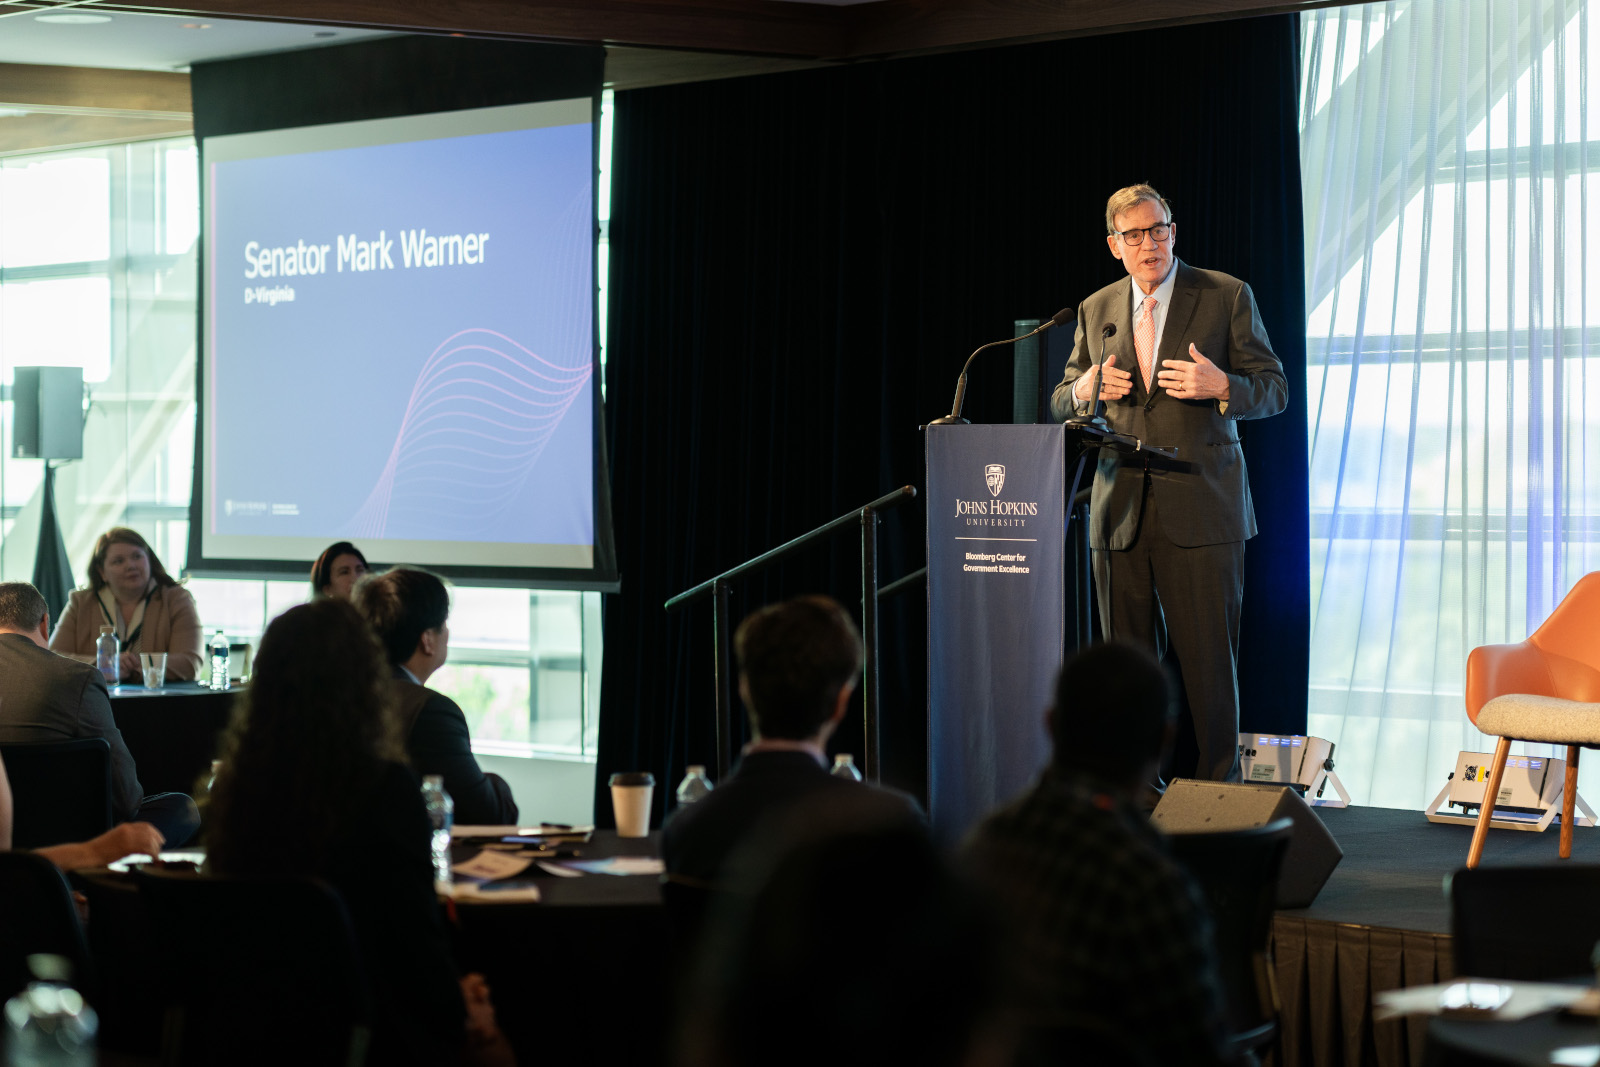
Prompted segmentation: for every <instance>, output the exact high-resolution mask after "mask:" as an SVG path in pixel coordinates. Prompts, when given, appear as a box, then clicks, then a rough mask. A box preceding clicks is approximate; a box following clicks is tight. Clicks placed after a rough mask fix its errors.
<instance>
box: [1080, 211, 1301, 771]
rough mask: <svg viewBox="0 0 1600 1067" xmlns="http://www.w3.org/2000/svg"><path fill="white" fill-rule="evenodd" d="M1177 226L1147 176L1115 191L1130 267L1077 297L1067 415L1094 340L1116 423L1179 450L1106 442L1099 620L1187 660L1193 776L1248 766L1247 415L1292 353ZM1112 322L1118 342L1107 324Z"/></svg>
mask: <svg viewBox="0 0 1600 1067" xmlns="http://www.w3.org/2000/svg"><path fill="white" fill-rule="evenodd" d="M1177 239H1178V227H1177V224H1176V223H1174V222H1173V221H1172V212H1171V209H1170V207H1169V205H1168V204H1167V202H1166V200H1165V199H1164V198H1163V197H1162V196H1161V194H1160V193H1158V192H1156V190H1155V189H1153V188H1151V187H1150V186H1149V185H1131V186H1128V187H1127V188H1125V189H1119V190H1117V191H1116V192H1115V193H1113V194H1112V195H1111V198H1110V199H1109V200H1107V201H1106V244H1107V245H1108V246H1109V247H1110V249H1111V254H1112V255H1113V256H1115V257H1116V258H1117V259H1119V260H1121V261H1122V265H1123V266H1124V267H1126V268H1127V271H1128V274H1129V275H1130V280H1129V281H1127V282H1121V281H1119V282H1114V283H1112V284H1111V285H1108V286H1106V287H1105V288H1104V289H1101V290H1100V291H1099V292H1097V293H1095V294H1094V295H1093V296H1091V297H1089V298H1088V299H1087V300H1085V301H1084V302H1083V304H1082V305H1081V306H1080V307H1079V308H1078V328H1077V335H1076V338H1075V339H1074V344H1073V349H1072V358H1071V360H1069V361H1068V363H1067V373H1066V375H1065V377H1063V378H1062V380H1061V384H1060V385H1058V386H1056V388H1055V393H1054V394H1053V396H1052V398H1051V412H1052V414H1053V415H1054V416H1055V417H1056V418H1057V419H1065V418H1067V417H1069V416H1071V415H1074V414H1081V413H1086V412H1088V411H1089V410H1090V409H1091V402H1092V400H1093V399H1094V388H1095V381H1096V377H1097V373H1096V368H1095V360H1094V359H1093V355H1092V352H1091V349H1093V350H1094V351H1095V352H1098V351H1099V349H1100V347H1101V345H1102V344H1104V345H1105V356H1104V365H1103V366H1102V367H1100V368H1099V371H1098V380H1099V395H1100V397H1101V398H1102V399H1104V400H1105V402H1106V410H1105V415H1106V420H1107V422H1108V423H1109V424H1110V427H1111V429H1112V430H1115V431H1117V432H1119V433H1125V434H1130V435H1132V436H1134V437H1136V438H1138V439H1139V440H1141V441H1143V442H1144V443H1145V444H1148V445H1156V446H1164V447H1167V448H1175V449H1176V450H1177V455H1176V457H1175V458H1174V459H1166V458H1163V457H1160V456H1152V455H1150V454H1149V453H1147V452H1122V451H1116V450H1113V449H1112V448H1109V447H1107V448H1102V449H1101V450H1100V459H1099V464H1098V466H1097V467H1096V469H1095V477H1094V489H1093V491H1092V492H1091V494H1090V504H1089V544H1090V547H1091V549H1092V550H1093V555H1094V581H1095V589H1096V592H1097V593H1098V599H1099V602H1100V626H1101V630H1102V631H1103V632H1104V634H1105V636H1106V638H1107V639H1108V640H1113V639H1114V640H1123V641H1130V642H1134V643H1136V644H1141V645H1145V646H1147V647H1149V648H1153V649H1154V650H1155V652H1156V654H1157V655H1158V656H1160V655H1164V654H1165V652H1166V650H1167V647H1168V645H1169V644H1170V647H1171V649H1172V651H1173V652H1174V654H1175V655H1176V658H1177V660H1178V665H1179V667H1180V669H1181V672H1182V675H1183V686H1184V692H1185V695H1186V696H1187V697H1188V703H1189V710H1190V712H1191V714H1192V716H1193V718H1194V731H1195V741H1196V743H1197V745H1198V748H1199V753H1200V755H1199V762H1198V764H1197V768H1196V772H1195V773H1196V775H1197V776H1198V777H1201V778H1208V779H1212V780H1215V781H1236V780H1237V779H1238V777H1239V756H1238V742H1239V736H1238V735H1239V682H1238V669H1237V668H1238V652H1239V608H1240V605H1241V604H1242V603H1243V599H1244V543H1245V541H1246V540H1248V539H1249V538H1251V537H1254V536H1255V534H1256V520H1255V511H1254V509H1253V508H1252V506H1251V503H1250V481H1249V478H1248V476H1247V474H1246V472H1245V465H1244V453H1243V451H1242V450H1241V449H1240V446H1239V433H1238V427H1237V426H1236V425H1235V423H1236V422H1238V420H1240V419H1261V418H1266V417H1267V416H1268V415H1276V414H1277V413H1278V412H1280V411H1282V410H1283V408H1284V404H1285V402H1286V401H1287V398H1288V383H1287V382H1286V381H1285V380H1284V376H1283V364H1282V363H1280V362H1279V361H1278V357H1277V356H1275V355H1273V352H1272V345H1271V343H1270V342H1269V341H1268V340H1267V332H1266V328H1265V327H1264V326H1262V324H1261V316H1260V314H1259V313H1258V312H1257V310H1256V303H1255V298H1254V297H1253V296H1252V295H1251V293H1250V287H1249V286H1248V285H1246V284H1245V283H1244V282H1242V281H1240V280H1239V279H1238V278H1233V277H1230V276H1229V275H1226V274H1223V273H1221V272H1219V271H1211V270H1200V269H1197V268H1195V267H1191V266H1189V265H1188V264H1186V263H1184V262H1182V261H1181V260H1178V259H1176V258H1175V257H1174V256H1173V250H1174V248H1175V247H1176V245H1177ZM1109 326H1115V327H1116V329H1115V332H1114V333H1112V335H1111V339H1110V340H1104V341H1103V340H1102V338H1103V337H1104V334H1105V330H1106V328H1107V327H1109Z"/></svg>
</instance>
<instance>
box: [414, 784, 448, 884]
mask: <svg viewBox="0 0 1600 1067" xmlns="http://www.w3.org/2000/svg"><path fill="white" fill-rule="evenodd" d="M422 801H423V804H424V805H425V806H426V807H427V809H428V821H429V822H430V823H432V824H433V880H434V882H435V883H438V884H442V885H449V884H450V881H451V878H450V826H451V824H452V823H454V822H455V811H456V805H455V801H453V800H451V799H450V794H449V793H446V792H445V791H444V775H442V774H430V775H427V776H426V777H424V778H423V779H422Z"/></svg>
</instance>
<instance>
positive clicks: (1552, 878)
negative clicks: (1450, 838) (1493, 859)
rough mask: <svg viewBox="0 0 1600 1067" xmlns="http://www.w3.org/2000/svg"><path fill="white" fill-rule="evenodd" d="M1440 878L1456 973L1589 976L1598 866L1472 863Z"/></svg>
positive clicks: (1599, 894)
mask: <svg viewBox="0 0 1600 1067" xmlns="http://www.w3.org/2000/svg"><path fill="white" fill-rule="evenodd" d="M1446 885H1447V889H1448V892H1449V895H1450V930H1451V936H1452V940H1453V947H1454V950H1455V969H1456V973H1457V974H1459V975H1462V976H1463V977H1468V978H1501V979H1508V980H1511V981H1525V982H1548V981H1566V980H1573V979H1576V980H1579V981H1591V980H1593V978H1594V965H1593V963H1591V962H1590V953H1591V952H1592V951H1593V950H1594V947H1595V942H1596V941H1600V909H1596V908H1595V901H1596V900H1600V866H1595V865H1593V864H1574V863H1571V862H1566V863H1562V864H1560V865H1557V866H1549V867H1477V868H1474V869H1472V870H1459V871H1456V872H1455V873H1454V874H1452V875H1451V876H1450V877H1449V879H1448V881H1447V883H1446Z"/></svg>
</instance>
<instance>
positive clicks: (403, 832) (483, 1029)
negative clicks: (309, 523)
mask: <svg viewBox="0 0 1600 1067" xmlns="http://www.w3.org/2000/svg"><path fill="white" fill-rule="evenodd" d="M387 675H388V672H387V671H386V670H385V669H384V665H383V660H382V656H381V654H380V651H379V649H378V645H377V643H376V642H375V641H374V640H373V637H372V633H371V631H370V630H369V629H368V628H367V627H366V625H365V624H364V623H363V621H362V619H361V616H360V615H358V614H357V613H356V611H355V609H354V608H352V607H351V606H350V605H349V604H348V603H346V602H344V601H339V600H332V599H321V600H315V601H312V602H311V603H309V604H303V605H300V606H299V607H294V608H290V609H289V610H288V611H286V612H284V613H283V614H282V615H280V616H278V618H277V619H275V620H273V622H272V624H271V625H270V626H268V627H267V632H266V633H265V634H263V635H262V638H261V648H260V651H259V652H258V654H257V656H256V660H255V666H254V674H253V677H252V679H251V682H250V688H249V690H248V691H247V692H245V693H243V694H241V695H240V697H239V698H238V706H239V708H240V710H239V711H238V712H236V714H235V716H234V720H233V722H232V724H231V725H230V726H229V728H228V731H227V733H226V734H225V735H224V737H223V741H222V749H221V767H220V769H219V771H218V773H217V779H216V782H215V783H214V784H213V786H212V790H211V795H210V810H209V813H208V815H207V819H206V832H205V837H204V841H205V845H206V856H207V859H206V863H207V867H208V870H209V871H210V872H212V873H215V874H222V875H235V876H247V877H248V876H256V875H308V876H312V877H317V878H321V879H323V880H325V881H326V882H328V883H329V884H330V885H332V886H333V887H334V888H335V889H336V890H338V891H339V893H340V894H341V895H342V896H343V897H344V901H345V905H346V907H347V908H348V909H349V913H350V919H351V923H352V925H353V926H354V928H355V933H356V941H357V944H358V946H359V947H360V950H361V953H362V956H363V960H364V964H365V969H366V974H367V976H368V978H369V980H370V981H371V982H372V986H373V999H374V1003H375V1015H374V1026H373V1046H372V1049H371V1051H370V1054H369V1056H368V1062H369V1063H384V1064H392V1063H425V1064H435V1063H447V1062H454V1060H455V1058H456V1057H457V1056H459V1055H460V1054H461V1053H462V1052H463V1051H469V1052H470V1051H474V1050H478V1051H481V1050H483V1049H485V1048H487V1047H491V1046H495V1047H500V1048H502V1050H503V1049H504V1038H503V1037H501V1036H500V1034H499V1031H498V1029H496V1028H495V1025H494V1020H493V1011H492V1009H491V1008H489V1006H488V990H487V987H486V986H485V985H484V983H483V980H482V977H481V976H479V975H468V976H466V977H464V978H458V977H457V974H456V970H455V965H454V963H453V961H452V960H451V956H450V949H449V945H448V943H447V939H446V935H445V928H444V923H443V919H442V917H441V914H440V908H439V902H438V899H437V897H436V896H435V894H434V888H433V862H432V855H433V853H432V845H431V834H432V827H431V825H430V824H429V822H428V815H427V812H426V810H425V809H424V807H423V802H422V793H421V788H422V787H421V784H420V783H419V782H418V781H417V779H416V777H415V776H414V775H412V773H411V771H410V770H408V769H407V768H406V767H405V765H404V760H405V752H404V749H403V748H402V747H401V744H400V737H399V731H398V724H397V723H396V721H395V716H394V705H393V701H394V692H393V687H392V686H391V685H390V684H389V679H388V677H387ZM262 921H263V922H270V921H271V916H270V915H264V916H262ZM307 965H308V966H315V961H307Z"/></svg>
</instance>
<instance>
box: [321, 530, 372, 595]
mask: <svg viewBox="0 0 1600 1067" xmlns="http://www.w3.org/2000/svg"><path fill="white" fill-rule="evenodd" d="M370 569H371V568H369V567H368V566H367V557H366V556H363V555H362V554H361V550H360V549H359V548H357V547H356V546H355V545H352V544H351V543H350V542H349V541H335V542H334V543H333V544H331V545H329V546H328V547H327V548H325V549H323V552H322V555H320V556H318V557H317V561H316V562H315V563H313V564H312V565H311V595H312V596H331V597H333V598H334V599H336V600H349V599H350V587H351V586H353V585H355V584H356V582H357V581H359V580H360V579H361V577H362V576H363V575H364V574H366V573H367V571H368V570H370Z"/></svg>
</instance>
